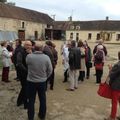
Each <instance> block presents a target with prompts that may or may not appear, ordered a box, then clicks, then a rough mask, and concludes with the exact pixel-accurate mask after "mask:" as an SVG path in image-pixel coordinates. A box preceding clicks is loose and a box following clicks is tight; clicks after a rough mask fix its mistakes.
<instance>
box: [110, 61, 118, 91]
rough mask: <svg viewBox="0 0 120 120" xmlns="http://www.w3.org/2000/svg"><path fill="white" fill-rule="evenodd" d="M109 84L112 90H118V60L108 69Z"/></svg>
mask: <svg viewBox="0 0 120 120" xmlns="http://www.w3.org/2000/svg"><path fill="white" fill-rule="evenodd" d="M109 76H110V81H109V84H110V86H111V88H112V89H113V90H120V61H119V62H118V63H116V64H115V65H114V66H113V67H112V70H111V71H110V75H109Z"/></svg>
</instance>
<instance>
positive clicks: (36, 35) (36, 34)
mask: <svg viewBox="0 0 120 120" xmlns="http://www.w3.org/2000/svg"><path fill="white" fill-rule="evenodd" d="M34 35H35V40H38V31H35V32H34Z"/></svg>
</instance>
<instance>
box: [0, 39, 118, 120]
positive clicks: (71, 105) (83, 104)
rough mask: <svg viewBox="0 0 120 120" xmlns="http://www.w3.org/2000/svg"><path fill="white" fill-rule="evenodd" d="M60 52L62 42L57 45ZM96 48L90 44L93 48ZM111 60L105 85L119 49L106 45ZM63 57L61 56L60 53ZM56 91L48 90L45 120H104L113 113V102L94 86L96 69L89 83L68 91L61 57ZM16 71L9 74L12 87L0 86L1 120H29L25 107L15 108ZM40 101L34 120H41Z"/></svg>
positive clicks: (1, 83)
mask: <svg viewBox="0 0 120 120" xmlns="http://www.w3.org/2000/svg"><path fill="white" fill-rule="evenodd" d="M55 43H56V45H57V47H56V49H57V50H58V52H59V51H60V45H61V44H62V42H60V41H57V42H56V41H55ZM94 45H95V44H93V43H90V46H91V48H93V46H94ZM106 46H107V49H108V57H107V61H106V63H105V67H104V75H103V81H104V80H105V78H106V76H107V74H108V67H107V64H109V63H111V64H113V63H114V62H116V58H117V52H118V48H119V47H120V45H112V44H107V45H106ZM59 53H60V52H59ZM55 73H56V76H55V86H54V90H53V91H51V90H49V89H48V90H47V117H46V120H103V119H104V117H107V116H108V115H109V113H110V100H109V99H104V98H102V97H100V96H98V95H97V90H98V86H97V85H96V84H95V76H94V73H95V71H94V67H93V68H92V69H91V76H90V79H85V81H84V82H83V83H81V84H79V87H78V89H77V90H75V91H74V92H69V91H66V88H68V86H69V84H68V83H62V81H63V66H62V64H61V56H60V55H59V61H58V65H57V67H56V70H55ZM14 77H15V71H14V70H11V71H10V80H11V81H12V82H10V83H3V82H0V120H27V110H24V109H23V106H21V107H17V106H16V99H17V96H18V93H19V90H20V83H19V82H17V81H15V80H13V79H14ZM38 107H39V102H38V97H37V98H36V104H35V111H36V114H35V120H39V119H38V117H37V113H38Z"/></svg>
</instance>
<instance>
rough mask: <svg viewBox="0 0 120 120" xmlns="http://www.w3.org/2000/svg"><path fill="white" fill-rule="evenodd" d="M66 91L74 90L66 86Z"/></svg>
mask: <svg viewBox="0 0 120 120" xmlns="http://www.w3.org/2000/svg"><path fill="white" fill-rule="evenodd" d="M66 90H67V91H74V89H71V88H68V89H66Z"/></svg>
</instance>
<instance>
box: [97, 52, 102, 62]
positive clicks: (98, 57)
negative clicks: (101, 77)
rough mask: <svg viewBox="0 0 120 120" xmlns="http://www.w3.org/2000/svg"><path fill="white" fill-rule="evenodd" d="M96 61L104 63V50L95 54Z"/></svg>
mask: <svg viewBox="0 0 120 120" xmlns="http://www.w3.org/2000/svg"><path fill="white" fill-rule="evenodd" d="M95 61H96V62H102V61H103V50H98V51H97V52H96V54H95Z"/></svg>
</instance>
